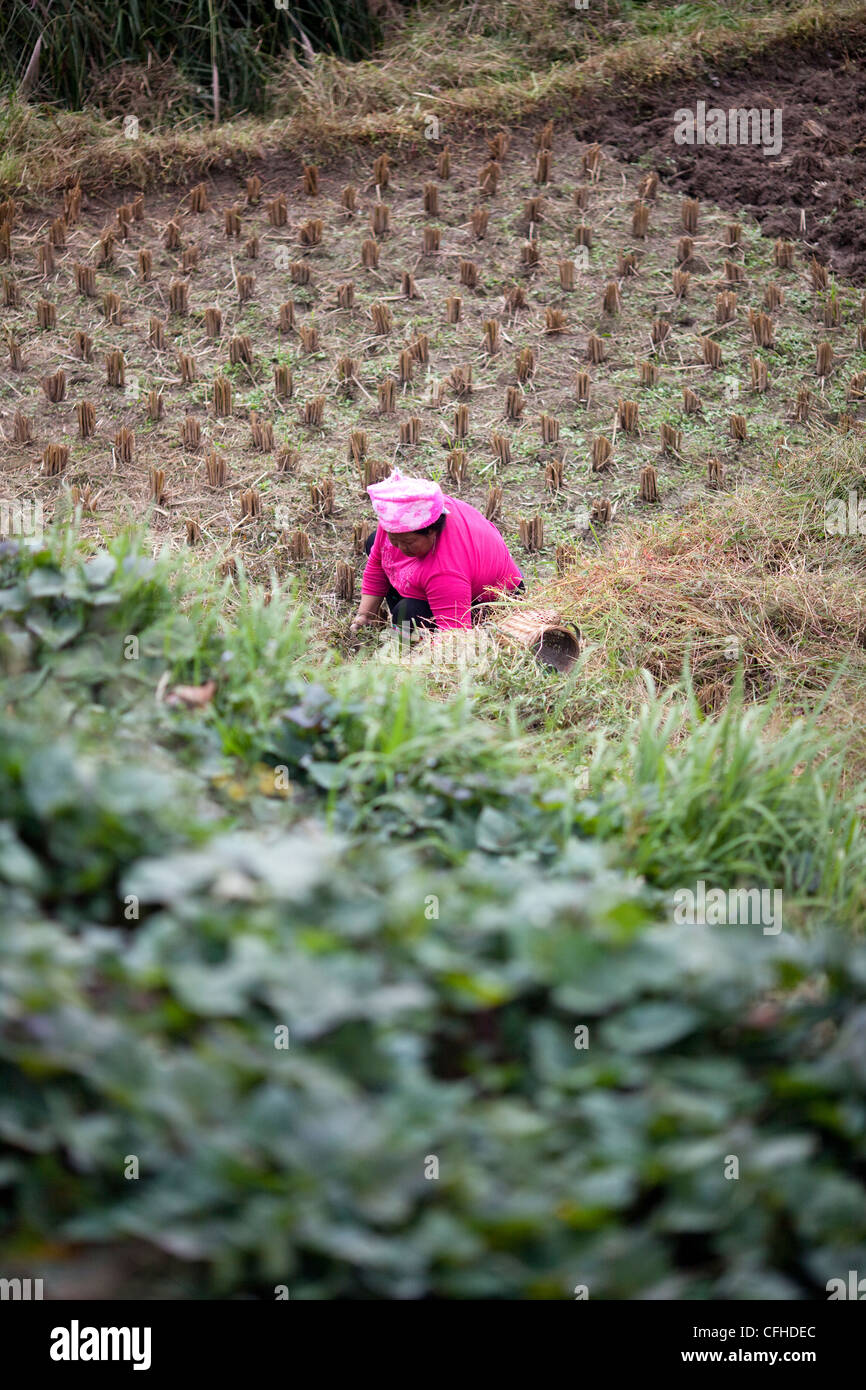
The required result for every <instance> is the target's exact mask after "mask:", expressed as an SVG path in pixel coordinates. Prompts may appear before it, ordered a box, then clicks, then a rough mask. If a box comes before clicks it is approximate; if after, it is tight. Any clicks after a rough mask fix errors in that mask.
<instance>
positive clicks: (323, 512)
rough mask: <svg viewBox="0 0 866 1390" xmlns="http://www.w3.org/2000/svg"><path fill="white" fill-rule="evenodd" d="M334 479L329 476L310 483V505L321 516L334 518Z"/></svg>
mask: <svg viewBox="0 0 866 1390" xmlns="http://www.w3.org/2000/svg"><path fill="white" fill-rule="evenodd" d="M334 500H335V498H334V479H333V478H332V477H331V476H330V474H328V476H327V477H325V478H320V479H319V481H318V482H315V483H310V503H311V505H312V508H313V511H314V512H316V513H317V515H319V516H332V515H333V511H334Z"/></svg>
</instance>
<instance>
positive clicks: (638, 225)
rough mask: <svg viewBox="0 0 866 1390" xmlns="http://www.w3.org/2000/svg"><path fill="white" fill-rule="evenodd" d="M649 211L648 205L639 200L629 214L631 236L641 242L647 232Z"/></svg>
mask: <svg viewBox="0 0 866 1390" xmlns="http://www.w3.org/2000/svg"><path fill="white" fill-rule="evenodd" d="M649 220H650V209H649V204H648V203H645V202H644V201H643V199H642V198H639V199H638V200H637V202H636V203H635V205H634V207H633V208H632V214H631V234H632V236H633V237H636V238H637V239H638V240H640V241H642V240H643V239H644V238H645V237H646V234H647V232H648V230H649Z"/></svg>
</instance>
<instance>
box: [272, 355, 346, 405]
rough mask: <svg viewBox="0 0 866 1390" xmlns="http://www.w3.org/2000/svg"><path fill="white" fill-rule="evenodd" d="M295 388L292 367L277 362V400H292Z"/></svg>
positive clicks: (275, 384) (275, 373)
mask: <svg viewBox="0 0 866 1390" xmlns="http://www.w3.org/2000/svg"><path fill="white" fill-rule="evenodd" d="M350 360H351V359H350ZM294 389H295V386H294V378H293V376H292V371H291V368H290V367H287V366H285V364H284V363H277V364H276V365H275V366H274V395H275V396H276V398H277V400H278V401H288V400H291V398H292V393H293V391H294Z"/></svg>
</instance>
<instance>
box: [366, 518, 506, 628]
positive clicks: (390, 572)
mask: <svg viewBox="0 0 866 1390" xmlns="http://www.w3.org/2000/svg"><path fill="white" fill-rule="evenodd" d="M445 506H446V508H447V509H448V516H447V518H446V521H445V525H444V527H443V528H442V530H441V531H440V532H439V535H438V536H437V537H436V543H435V545H434V547H433V549H432V550H431V551H430V553H429V555H425V556H424V557H423V558H422V559H415V558H414V557H413V556H411V555H404V554H403V553H402V552H401V551H399V550H398V549H397V547H396V546H395V545H392V544H391V542H390V541H389V539H388V536H387V533H386V532H385V531H384V530H383V529H382V527H381V526H380V527H379V528H378V530H377V531H376V539H375V541H374V542H373V549H372V550H371V552H370V555H369V556H368V559H367V565H366V568H365V570H364V578H363V580H362V582H361V592H362V593H364V594H373V595H375V596H376V597H377V598H384V596H385V594H386V593H387V592H388V586H389V584H393V586H394V588H395V589H396V590H397V592H398V594H400V595H401V597H402V598H416V599H426V600H427V602H428V603H429V605H430V608H431V610H432V613H433V620H434V622H435V623H436V626H437V628H455V627H471V626H472V618H471V612H470V610H471V606H472V601H473V599H480V600H481V601H482V602H484V601H485V600H488V599H490V600H492V599H495V598H496V597H497V594H498V593H502V591H503V590H505V591H508V590H511V589H514V588H516V586H517V585H518V584H519V583H520V580H521V579H522V578H523V576H522V574H521V572H520V570H519V569H518V568H517V565H516V564H515V563H514V560H513V559H512V557H511V554H510V552H509V549H508V546H507V545H506V544H505V541H504V540H503V539H502V537H501V536H500V534H499V532H498V531H497V529H496V527H495V526H494V525H493V523H492V522H491V521H488V520H487V518H486V517H484V516H482V515H481V513H480V512H479V511H478V509H477V508H476V507H472V506H470V505H469V503H468V502H461V501H460V500H459V499H458V498H456V497H446V498H445Z"/></svg>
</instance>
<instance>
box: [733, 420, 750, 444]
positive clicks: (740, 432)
mask: <svg viewBox="0 0 866 1390" xmlns="http://www.w3.org/2000/svg"><path fill="white" fill-rule="evenodd" d="M728 428H729V430H730V435H731V438H732V439H733V440H735V441H736V443H738V444H742V443H744V442H745V440H747V439H748V437H749V434H748V429H747V426H746V417H745V415H732V416H731V418H730V420H729V422H728Z"/></svg>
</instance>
